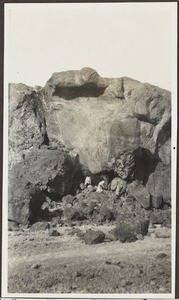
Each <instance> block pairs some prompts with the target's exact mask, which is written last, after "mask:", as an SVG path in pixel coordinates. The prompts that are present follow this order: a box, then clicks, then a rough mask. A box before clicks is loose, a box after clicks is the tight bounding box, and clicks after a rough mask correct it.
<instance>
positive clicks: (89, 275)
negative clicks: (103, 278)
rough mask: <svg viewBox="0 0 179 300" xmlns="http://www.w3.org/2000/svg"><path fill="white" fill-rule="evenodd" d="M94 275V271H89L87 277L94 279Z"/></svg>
mask: <svg viewBox="0 0 179 300" xmlns="http://www.w3.org/2000/svg"><path fill="white" fill-rule="evenodd" d="M94 277H95V276H94V273H93V272H91V273H88V274H87V276H86V278H87V279H92V278H94Z"/></svg>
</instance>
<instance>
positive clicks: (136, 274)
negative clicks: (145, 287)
mask: <svg viewBox="0 0 179 300" xmlns="http://www.w3.org/2000/svg"><path fill="white" fill-rule="evenodd" d="M142 273H143V270H141V269H138V268H136V269H135V270H134V276H141V274H142Z"/></svg>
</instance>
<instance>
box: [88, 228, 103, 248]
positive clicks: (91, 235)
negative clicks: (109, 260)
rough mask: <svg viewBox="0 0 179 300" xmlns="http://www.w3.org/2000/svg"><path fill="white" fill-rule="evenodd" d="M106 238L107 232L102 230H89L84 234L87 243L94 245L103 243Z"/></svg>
mask: <svg viewBox="0 0 179 300" xmlns="http://www.w3.org/2000/svg"><path fill="white" fill-rule="evenodd" d="M104 239H105V234H104V233H103V232H102V231H100V230H97V231H95V230H88V231H86V233H85V234H84V236H83V240H84V241H85V244H87V245H94V244H99V243H103V242H104Z"/></svg>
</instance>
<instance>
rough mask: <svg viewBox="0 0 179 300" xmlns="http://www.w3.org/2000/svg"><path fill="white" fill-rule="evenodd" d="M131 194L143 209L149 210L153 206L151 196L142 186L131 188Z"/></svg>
mask: <svg viewBox="0 0 179 300" xmlns="http://www.w3.org/2000/svg"><path fill="white" fill-rule="evenodd" d="M129 193H130V195H131V196H133V197H134V198H135V199H136V200H137V201H138V202H139V203H140V205H141V206H142V207H144V208H145V209H148V208H149V207H150V205H151V196H150V194H149V193H148V192H147V190H146V188H145V187H144V186H142V185H139V186H136V187H132V188H129Z"/></svg>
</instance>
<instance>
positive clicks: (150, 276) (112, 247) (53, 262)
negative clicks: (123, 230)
mask: <svg viewBox="0 0 179 300" xmlns="http://www.w3.org/2000/svg"><path fill="white" fill-rule="evenodd" d="M90 228H93V229H97V230H102V231H103V232H105V233H107V235H108V232H109V230H111V229H112V226H108V225H105V226H104V225H103V226H97V227H96V228H95V227H94V226H90ZM86 229H89V226H80V230H82V231H85V230H86ZM58 231H59V232H60V233H61V235H60V236H54V237H53V236H49V234H48V231H41V232H32V231H29V230H24V231H17V232H14V231H13V232H9V245H8V255H9V257H8V264H9V266H8V275H9V276H8V292H9V293H119V294H120V293H171V240H170V229H167V228H161V229H160V232H163V233H164V234H163V235H160V236H163V237H160V238H154V237H152V236H150V235H148V236H146V237H145V238H144V240H137V241H136V242H134V243H124V244H122V243H120V242H119V241H110V242H109V240H108V239H106V241H105V242H104V243H102V244H96V245H90V246H89V245H86V244H85V243H84V242H83V241H82V240H81V239H80V237H78V236H77V235H76V234H73V231H72V228H68V227H60V228H58Z"/></svg>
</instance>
